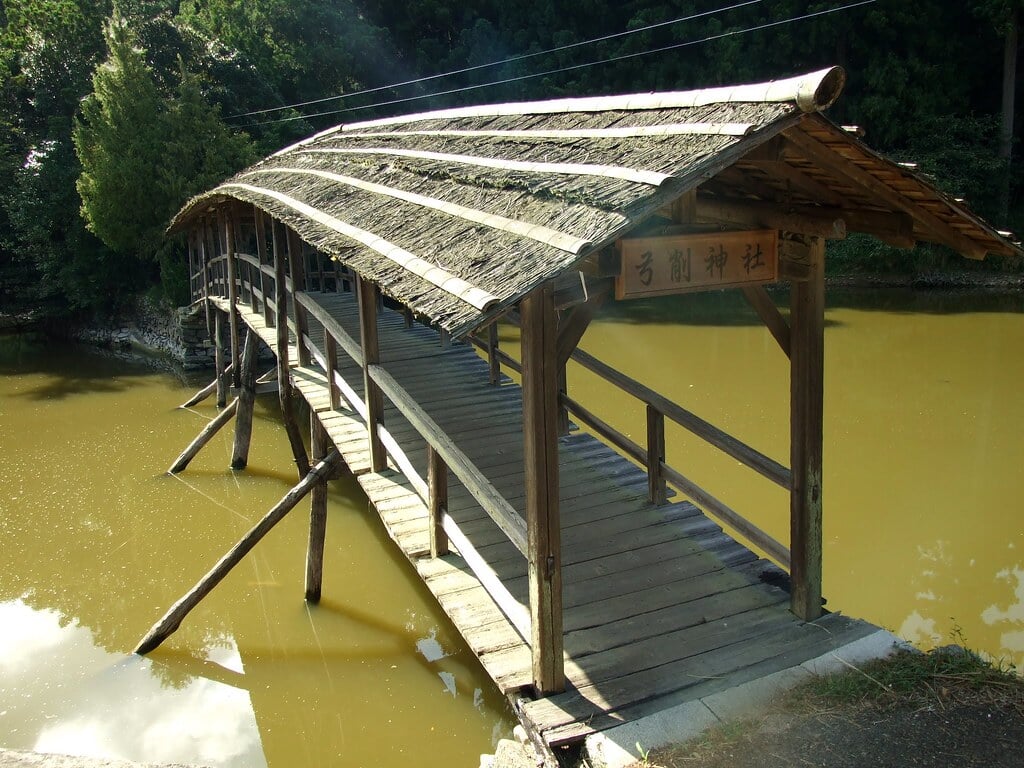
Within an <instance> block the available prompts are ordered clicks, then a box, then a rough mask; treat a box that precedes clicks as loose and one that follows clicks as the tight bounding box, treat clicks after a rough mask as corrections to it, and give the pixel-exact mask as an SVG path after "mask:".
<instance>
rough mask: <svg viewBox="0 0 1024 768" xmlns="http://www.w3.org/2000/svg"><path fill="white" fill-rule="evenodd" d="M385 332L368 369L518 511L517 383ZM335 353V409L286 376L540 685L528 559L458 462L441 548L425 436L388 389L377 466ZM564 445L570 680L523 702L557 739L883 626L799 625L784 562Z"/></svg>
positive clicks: (414, 559) (470, 615)
mask: <svg viewBox="0 0 1024 768" xmlns="http://www.w3.org/2000/svg"><path fill="white" fill-rule="evenodd" d="M307 299H308V300H309V301H311V302H315V303H316V305H317V306H318V307H320V309H322V310H323V312H324V313H326V314H328V315H329V316H330V317H331V318H332V319H333V321H334V322H336V323H337V324H338V326H339V327H340V328H342V329H343V330H344V331H345V332H346V334H347V335H348V336H350V337H352V338H353V339H355V338H358V337H359V312H358V308H357V306H356V301H355V297H354V296H353V295H351V294H343V293H342V294H322V293H309V294H308V295H307ZM312 316H313V313H312V312H311V317H312ZM243 317H244V318H245V320H246V322H247V323H249V324H250V325H251V326H252V327H254V328H255V329H256V330H257V332H258V333H260V334H261V335H262V336H263V337H264V338H273V333H274V331H273V329H269V328H267V327H266V325H265V323H264V322H263V318H262V317H261V316H260V315H259V314H257V313H248V312H246V311H245V310H244V308H243ZM311 326H312V327H311V328H310V331H309V340H310V342H311V343H312V344H313V346H314V350H315V351H314V353H313V354H312V355H311V356H312V357H313V359H314V360H316V359H318V358H319V359H325V358H324V356H323V338H324V337H323V333H322V330H320V329H319V326H320V323H319V322H317V323H311ZM378 330H379V348H380V360H379V362H378V363H376V364H375V365H377V366H379V367H380V370H382V371H385V372H386V373H387V374H388V375H390V376H391V377H392V378H393V379H394V381H395V382H396V383H397V384H398V385H400V386H401V389H402V390H403V391H404V392H405V393H407V394H408V396H409V397H410V398H412V399H414V401H415V402H416V404H417V405H418V406H419V408H420V409H422V411H423V412H424V413H425V414H426V415H427V416H429V418H430V419H431V420H432V421H433V422H434V423H436V424H437V425H438V426H439V427H440V428H441V429H443V430H444V432H445V434H447V435H449V436H450V437H451V439H452V441H453V442H454V445H455V446H456V447H457V448H458V449H459V450H460V451H461V452H463V453H465V454H466V455H468V456H471V457H472V459H473V462H474V465H475V466H476V467H477V468H478V469H479V470H480V472H481V473H482V474H483V476H484V477H486V479H487V481H488V482H489V483H490V484H491V485H492V486H493V487H494V488H495V489H496V490H497V491H498V492H499V493H500V494H502V495H503V496H504V498H505V499H506V500H507V501H508V503H509V504H511V505H512V507H513V508H514V509H515V510H516V512H517V514H518V515H520V516H521V517H522V518H523V519H524V520H525V516H526V505H527V496H526V492H525V485H526V484H525V479H524V473H523V465H524V450H525V445H524V434H523V426H522V412H523V403H522V397H523V396H522V390H521V389H520V388H519V387H518V386H515V385H513V384H512V383H511V382H509V381H508V380H507V379H504V378H503V383H502V384H500V385H498V386H494V385H492V384H490V367H489V365H488V362H487V360H486V359H483V358H481V357H480V356H478V355H477V354H476V352H475V351H474V349H473V348H472V347H471V346H470V345H468V344H452V345H451V346H450V347H448V348H446V349H445V348H442V347H441V346H440V345H439V344H438V341H437V334H436V333H435V332H433V331H431V330H430V329H428V328H425V327H423V326H420V325H414V327H412V328H406V327H405V321H404V317H403V316H402V314H400V313H397V312H392V311H390V310H387V309H385V310H384V311H382V312H381V313H380V315H379V318H378ZM338 358H339V359H338V376H339V377H340V378H341V380H342V381H344V382H345V386H344V387H342V391H343V392H348V393H349V394H346V395H345V397H344V398H343V401H342V402H341V403H340V404H339V407H337V408H332V407H331V405H332V404H331V402H330V395H329V394H328V389H327V386H326V378H325V374H324V372H323V369H322V368H320V367H318V366H312V367H308V368H307V367H296V368H293V369H292V370H291V374H292V378H293V380H294V382H295V387H296V389H297V391H298V392H299V393H301V394H302V396H303V397H304V398H305V399H306V400H307V402H308V403H309V405H310V408H311V410H313V411H314V412H315V413H316V415H317V418H318V419H319V420H320V421H321V422H322V423H323V425H324V428H325V429H326V430H327V432H328V433H329V435H330V437H331V440H332V441H333V442H334V444H335V445H336V446H337V447H338V450H339V451H340V452H341V454H342V456H343V457H344V459H345V462H346V464H348V466H349V468H350V469H351V470H352V471H353V473H355V474H356V477H357V479H358V481H359V483H360V485H361V487H362V488H363V489H364V491H365V492H366V493H367V495H368V496H369V498H370V500H371V502H372V503H373V505H374V507H375V508H376V510H377V512H378V513H379V514H380V517H381V519H382V520H383V522H384V524H385V526H386V528H387V531H388V533H389V535H390V536H391V538H392V539H393V540H394V541H395V543H396V544H397V545H398V547H399V548H400V550H401V552H402V553H403V554H404V555H405V556H406V557H407V558H408V560H409V562H410V563H411V564H412V565H413V567H414V568H415V569H416V571H417V573H418V574H419V575H420V577H421V578H422V579H423V581H424V583H425V584H426V586H427V587H428V588H429V589H430V590H431V592H432V593H433V594H434V595H435V597H436V598H437V600H438V602H439V604H440V605H441V607H442V608H443V609H444V611H445V612H446V614H447V615H448V616H449V617H450V618H451V620H452V622H453V623H454V625H455V626H456V627H457V628H458V629H459V632H460V633H461V634H462V636H463V637H464V638H465V640H466V642H467V644H468V645H469V647H470V648H471V649H472V650H473V652H474V653H475V654H476V655H477V656H478V658H479V659H480V662H481V664H482V665H483V667H484V669H485V670H486V671H487V673H488V674H489V675H490V677H491V678H492V679H493V680H494V681H495V683H496V684H497V685H498V686H499V688H500V689H501V690H502V691H503V692H506V693H516V692H519V691H521V690H522V689H524V688H530V687H532V685H533V683H534V675H533V666H532V654H531V651H530V647H529V643H528V642H526V641H525V640H524V637H525V638H530V637H531V635H532V627H531V622H530V616H529V605H530V600H529V597H530V583H529V582H530V579H529V573H528V568H527V563H526V561H525V559H524V558H523V556H522V555H521V554H520V552H519V551H518V550H517V549H516V547H515V545H513V544H512V543H511V542H510V541H509V539H508V536H507V535H506V534H505V533H503V532H502V531H501V529H499V527H498V526H497V524H496V523H495V522H494V521H493V520H492V519H491V517H490V516H489V515H488V514H487V513H486V512H485V511H484V510H483V509H482V508H481V505H480V503H479V502H478V500H477V499H476V498H475V497H474V495H473V494H472V493H471V492H470V491H469V490H468V489H467V488H466V487H465V485H464V484H463V483H462V482H461V481H459V479H458V478H457V477H456V476H455V474H454V472H450V473H449V487H448V499H447V508H446V512H445V514H444V515H443V516H442V525H443V526H444V528H445V530H446V533H448V537H449V540H450V547H451V550H452V551H451V553H450V554H447V555H443V556H441V557H437V558H432V557H431V556H430V526H431V520H430V514H429V506H428V504H429V490H428V482H427V478H428V474H429V472H428V459H427V451H426V442H425V441H424V440H423V439H422V438H421V437H420V435H419V433H418V432H417V430H416V428H415V427H414V426H413V425H412V423H410V421H409V420H408V419H407V418H405V416H404V415H403V414H402V412H401V410H400V409H398V408H397V407H395V406H394V404H392V403H391V402H390V400H389V399H388V398H385V401H384V403H383V410H384V419H385V424H386V425H387V427H386V429H382V430H381V436H382V439H383V440H384V442H385V443H389V444H390V445H391V446H393V447H392V448H389V449H388V450H389V452H390V453H391V459H392V462H393V463H394V464H395V465H396V466H402V467H405V469H403V470H402V472H399V471H396V470H394V469H392V468H390V467H388V468H385V469H382V470H380V471H379V472H373V471H371V470H370V455H369V446H368V443H367V440H366V423H365V418H364V414H363V413H360V411H361V410H363V411H364V413H365V409H363V408H362V403H361V399H362V398H363V396H364V389H363V388H364V380H363V371H362V368H361V367H360V366H359V365H358V364H356V363H354V362H353V361H352V359H351V358H350V357H349V356H348V355H347V354H340V350H339V355H338ZM293 359H294V355H293ZM350 396H351V397H352V398H354V400H355V402H353V400H350V399H349V397H350ZM557 445H558V448H557V451H558V473H559V483H558V508H559V514H560V518H561V520H560V522H561V525H560V535H561V539H562V562H561V563H560V566H561V577H562V606H563V618H562V621H563V627H562V630H563V634H562V641H563V645H564V653H565V655H564V656H563V659H564V672H565V678H566V690H565V692H564V693H560V694H556V695H554V696H549V697H545V698H541V699H538V700H537V701H533V702H530V703H528V704H526V705H525V707H524V710H523V711H524V716H525V717H527V718H528V719H529V720H530V721H531V722H532V723H533V724H534V726H535V729H536V732H537V733H539V734H542V736H543V738H544V739H546V740H547V741H548V742H549V743H552V744H561V743H566V742H572V741H576V740H579V739H581V738H583V737H584V736H586V735H587V734H588V733H593V732H595V731H599V730H602V729H604V728H608V727H611V726H614V725H617V724H620V723H622V722H627V721H629V720H631V719H634V718H636V717H640V716H643V715H645V714H650V713H653V712H658V711H661V710H662V709H665V708H666V707H671V706H675V705H678V704H681V703H684V702H687V701H692V700H695V699H697V698H700V697H702V696H706V695H708V694H710V693H713V692H715V691H719V690H724V689H726V688H729V687H731V686H733V685H736V684H739V683H742V682H745V681H747V680H752V679H755V678H758V677H761V676H764V675H767V674H770V673H772V672H775V671H778V670H781V669H785V668H788V667H790V666H793V665H795V664H799V663H800V662H802V661H806V660H807V659H810V658H813V657H815V656H818V655H821V654H823V653H827V652H828V651H829V650H832V649H834V648H836V647H839V646H841V645H842V644H844V643H845V642H849V641H851V640H854V639H857V638H858V637H861V636H863V635H865V634H866V633H867V632H869V631H873V629H874V628H872V627H870V626H868V625H864V624H861V623H858V622H853V621H850V620H848V619H845V618H842V617H839V616H834V615H829V616H825V617H822V618H821V619H818V620H817V621H815V622H813V623H809V624H805V623H803V622H801V621H800V620H799V619H797V618H796V617H795V616H793V614H792V613H791V612H790V610H789V595H788V594H787V592H786V591H785V590H784V589H783V588H780V587H779V586H774V585H777V584H785V579H784V577H783V575H782V573H781V572H780V571H779V570H778V569H777V568H776V567H775V566H774V565H772V564H771V563H769V562H767V561H766V560H763V559H759V558H758V557H757V556H755V555H754V554H753V553H752V552H751V551H750V550H748V549H746V548H745V547H743V546H741V545H739V544H738V543H737V542H736V541H734V540H733V539H731V538H730V537H729V536H727V535H726V534H725V533H724V532H723V531H722V529H721V528H720V527H719V526H718V525H717V524H716V523H715V522H713V521H712V520H710V519H709V518H708V517H706V516H705V515H703V514H702V513H701V512H700V511H699V510H698V509H697V508H696V507H694V506H693V505H692V504H690V503H689V502H685V501H673V500H671V499H670V500H668V503H666V504H664V505H662V506H656V505H653V504H651V503H650V502H649V501H648V499H647V494H648V482H647V477H646V475H645V474H644V473H643V471H642V470H640V469H639V468H638V467H637V466H636V465H635V464H633V463H632V462H630V461H629V460H627V459H625V458H623V456H622V455H620V454H619V453H616V452H615V451H613V450H612V449H610V448H609V447H608V446H607V445H605V444H603V443H601V442H600V441H599V440H598V439H596V438H595V437H594V436H593V435H591V434H588V433H586V432H582V431H577V432H574V433H573V434H571V435H569V436H567V437H563V438H561V439H560V440H559V441H558V443H557ZM637 448H638V449H639V450H640V451H641V452H642V453H646V451H644V450H643V449H642V448H640V447H639V446H637ZM398 451H400V452H401V455H400V456H399V455H398ZM403 472H404V474H403ZM329 552H330V548H328V553H329ZM463 555H464V556H463ZM328 560H329V554H328Z"/></svg>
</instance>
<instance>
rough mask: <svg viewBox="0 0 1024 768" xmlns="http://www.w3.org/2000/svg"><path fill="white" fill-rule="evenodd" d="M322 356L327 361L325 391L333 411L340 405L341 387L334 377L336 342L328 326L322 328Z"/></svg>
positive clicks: (336, 366)
mask: <svg viewBox="0 0 1024 768" xmlns="http://www.w3.org/2000/svg"><path fill="white" fill-rule="evenodd" d="M324 358H325V362H326V363H327V392H328V394H329V395H330V398H331V410H332V411H334V410H337V409H338V408H340V407H341V387H339V386H338V381H337V379H335V378H334V372H335V371H337V370H338V342H337V340H336V339H335V338H334V336H333V335H332V334H331V331H330V330H329V329H328V328H324Z"/></svg>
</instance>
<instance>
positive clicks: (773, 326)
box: [742, 285, 790, 357]
mask: <svg viewBox="0 0 1024 768" xmlns="http://www.w3.org/2000/svg"><path fill="white" fill-rule="evenodd" d="M742 290H743V296H744V297H745V298H746V300H747V302H748V303H749V304H750V306H752V307H753V308H754V311H755V312H757V316H758V317H760V318H761V322H762V323H764V324H765V325H766V326H767V327H768V330H769V331H770V332H771V334H772V336H773V337H774V338H775V341H777V342H778V343H779V346H780V347H782V351H783V352H785V353H786V357H789V356H790V330H789V323H787V322H786V318H784V317H783V316H782V313H781V312H779V308H778V307H777V306H775V302H774V301H772V297H771V296H769V295H768V291H766V290H765V287H764V286H763V285H747V286H744V287H743V289H742Z"/></svg>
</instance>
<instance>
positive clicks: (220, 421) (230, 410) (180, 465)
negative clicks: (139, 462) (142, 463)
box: [167, 398, 238, 475]
mask: <svg viewBox="0 0 1024 768" xmlns="http://www.w3.org/2000/svg"><path fill="white" fill-rule="evenodd" d="M237 410H238V398H235V399H234V400H232V401H231V405H229V406H227V407H226V408H224V409H223V410H222V411H221V412H220V413H218V414H217V415H216V417H214V418H213V419H211V420H210V422H209V423H208V424H207V425H206V426H205V427H203V430H202V431H201V432H200V433H199V434H198V435H196V439H195V440H193V441H192V442H191V443H189V445H188V447H187V448H185V450H184V451H182V452H181V454H180V455H179V456H178V458H176V459H175V460H174V463H173V464H171V468H170V469H168V470H167V471H168V472H169V473H170V474H172V475H174V474H177V473H178V472H182V471H184V470H185V467H187V466H188V465H189V463H190V462H191V461H192V459H194V458H195V457H196V455H197V454H198V453H199V451H201V450H202V449H203V446H204V445H206V444H207V443H208V442H210V439H211V438H212V437H213V436H214V435H216V434H217V433H218V432H219V431H220V428H221V427H223V426H224V425H225V424H227V423H228V422H229V421H231V419H232V418H233V417H234V415H235V412H236V411H237Z"/></svg>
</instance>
